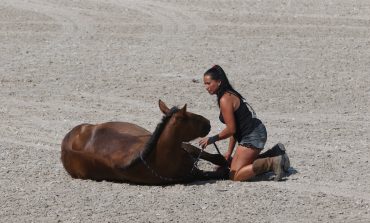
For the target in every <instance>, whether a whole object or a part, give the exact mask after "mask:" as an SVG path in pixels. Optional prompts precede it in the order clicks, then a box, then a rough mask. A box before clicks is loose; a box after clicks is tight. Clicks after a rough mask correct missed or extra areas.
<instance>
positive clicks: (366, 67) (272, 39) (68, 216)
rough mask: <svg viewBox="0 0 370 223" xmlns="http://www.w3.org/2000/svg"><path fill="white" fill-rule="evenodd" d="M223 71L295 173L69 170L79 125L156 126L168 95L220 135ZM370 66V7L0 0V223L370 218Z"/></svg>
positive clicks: (228, 0)
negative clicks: (67, 151) (186, 180)
mask: <svg viewBox="0 0 370 223" xmlns="http://www.w3.org/2000/svg"><path fill="white" fill-rule="evenodd" d="M213 64H219V65H221V66H222V67H223V68H224V69H225V71H226V73H227V74H228V77H229V79H230V80H231V82H232V83H233V85H234V87H235V88H236V89H237V90H239V91H240V92H241V93H242V94H243V95H244V96H245V97H246V98H247V99H248V101H249V102H250V103H251V104H252V106H253V107H254V108H255V110H256V111H257V114H258V116H259V117H260V118H261V119H262V120H263V121H264V123H265V124H266V127H267V129H268V142H267V148H268V147H271V146H272V145H274V144H275V143H277V142H283V143H284V144H285V145H286V147H287V150H288V154H289V156H290V158H291V163H292V168H291V169H290V175H289V176H288V177H287V178H286V180H285V181H282V182H274V181H268V180H262V181H253V182H232V181H205V182H196V183H193V184H187V185H184V184H178V185H173V186H166V187H162V186H137V185H130V184H124V183H122V184H119V183H111V182H95V181H89V180H76V179H72V178H71V177H70V176H69V175H67V173H66V172H65V170H64V169H63V167H62V164H61V162H60V143H61V140H62V138H63V137H64V135H65V134H66V133H67V132H68V131H69V130H70V129H71V128H72V127H73V126H75V125H77V124H80V123H83V122H89V123H101V122H106V121H111V120H116V121H129V122H133V123H136V124H138V125H141V126H143V127H145V128H146V129H148V130H150V131H153V130H154V129H155V127H156V125H157V123H158V122H159V121H160V120H161V114H160V112H159V109H158V107H157V103H158V99H162V100H164V101H165V102H166V103H167V104H168V105H171V106H172V105H179V106H182V105H184V104H185V103H187V105H188V109H189V110H190V111H192V112H195V113H198V114H201V115H203V116H205V117H207V118H209V119H210V120H211V124H212V130H211V134H214V133H216V132H218V131H220V130H221V129H222V128H223V126H222V124H221V123H220V122H219V121H218V108H217V105H216V101H215V98H214V97H213V96H210V95H209V94H208V93H207V92H206V91H205V89H204V87H203V83H202V75H203V73H204V72H205V71H206V70H207V69H208V68H209V67H211V66H212V65H213ZM369 73H370V2H369V1H368V0H360V1H356V2H355V3H354V1H347V0H331V1H321V0H298V1H290V0H266V1H248V0H190V1H187V0H152V1H149V0H148V1H144V0H127V1H126V0H107V1H98V0H0V129H1V130H0V151H1V152H0V168H1V169H0V176H1V178H0V193H1V196H0V219H1V222H59V221H62V222H226V221H228V222H370V207H369V206H370V186H369V185H370V173H369V167H370V165H369V157H370V154H369V153H370V152H369V141H370V140H369V137H370V110H369V109H370V100H369V99H370V87H369V86H370V74H369ZM193 143H197V142H196V141H195V142H193ZM226 145H227V144H226V143H225V142H221V143H219V146H220V147H221V149H222V151H225V149H226ZM208 150H209V151H210V152H214V150H213V148H212V147H210V148H209V149H208ZM199 166H200V167H201V168H203V169H210V168H212V165H210V164H208V163H206V162H201V163H200V164H199Z"/></svg>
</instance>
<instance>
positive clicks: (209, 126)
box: [201, 120, 211, 137]
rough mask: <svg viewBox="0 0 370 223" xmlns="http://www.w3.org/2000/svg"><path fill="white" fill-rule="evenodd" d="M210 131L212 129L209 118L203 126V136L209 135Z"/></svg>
mask: <svg viewBox="0 0 370 223" xmlns="http://www.w3.org/2000/svg"><path fill="white" fill-rule="evenodd" d="M210 131H211V123H210V122H209V120H207V123H206V124H205V125H204V126H203V129H202V135H201V137H204V136H206V135H208V133H209V132H210Z"/></svg>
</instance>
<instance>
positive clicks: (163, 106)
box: [159, 99, 170, 115]
mask: <svg viewBox="0 0 370 223" xmlns="http://www.w3.org/2000/svg"><path fill="white" fill-rule="evenodd" d="M159 110H161V112H162V113H163V114H165V115H166V114H168V112H169V111H170V109H169V108H168V107H167V105H166V104H165V103H164V102H163V101H161V99H159Z"/></svg>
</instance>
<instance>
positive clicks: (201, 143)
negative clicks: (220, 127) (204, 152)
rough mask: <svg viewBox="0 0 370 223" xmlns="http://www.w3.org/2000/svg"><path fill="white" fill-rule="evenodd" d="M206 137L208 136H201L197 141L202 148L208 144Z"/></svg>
mask: <svg viewBox="0 0 370 223" xmlns="http://www.w3.org/2000/svg"><path fill="white" fill-rule="evenodd" d="M208 139H209V137H205V138H202V139H201V140H200V141H199V146H200V147H202V149H204V148H206V147H207V146H208V145H209V144H208Z"/></svg>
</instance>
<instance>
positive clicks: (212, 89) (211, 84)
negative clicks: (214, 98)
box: [203, 75, 221, 94]
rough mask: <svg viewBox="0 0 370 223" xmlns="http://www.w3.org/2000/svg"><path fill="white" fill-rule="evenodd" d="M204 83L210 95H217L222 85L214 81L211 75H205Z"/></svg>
mask: <svg viewBox="0 0 370 223" xmlns="http://www.w3.org/2000/svg"><path fill="white" fill-rule="evenodd" d="M203 82H204V87H205V88H206V90H207V91H208V93H209V94H216V93H217V90H218V88H219V86H220V83H221V81H219V80H212V78H211V75H204V76H203Z"/></svg>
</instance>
